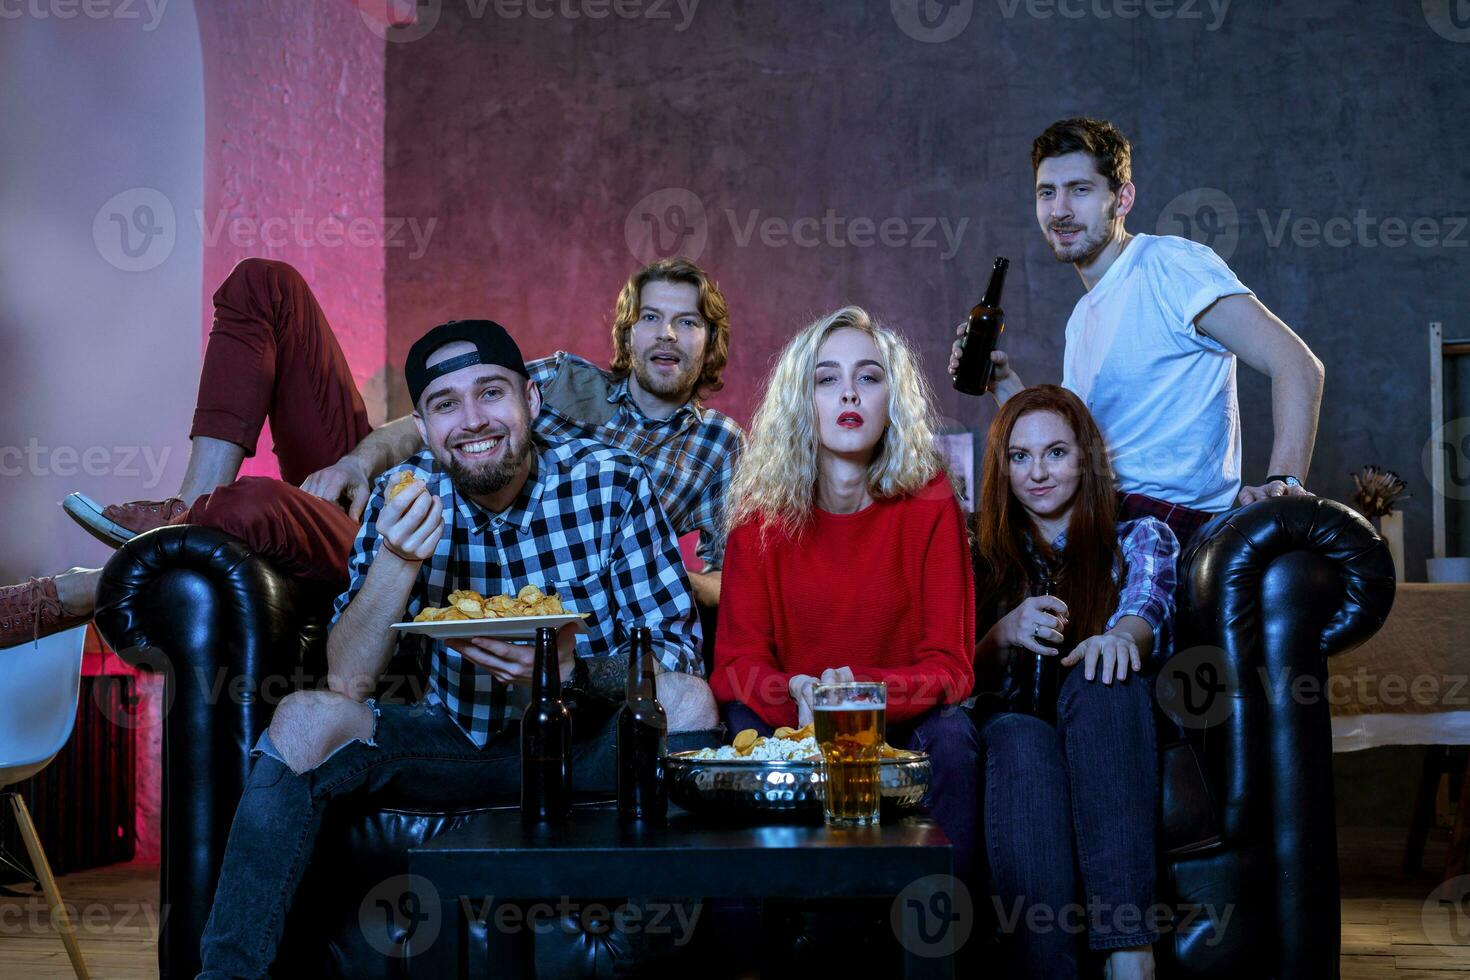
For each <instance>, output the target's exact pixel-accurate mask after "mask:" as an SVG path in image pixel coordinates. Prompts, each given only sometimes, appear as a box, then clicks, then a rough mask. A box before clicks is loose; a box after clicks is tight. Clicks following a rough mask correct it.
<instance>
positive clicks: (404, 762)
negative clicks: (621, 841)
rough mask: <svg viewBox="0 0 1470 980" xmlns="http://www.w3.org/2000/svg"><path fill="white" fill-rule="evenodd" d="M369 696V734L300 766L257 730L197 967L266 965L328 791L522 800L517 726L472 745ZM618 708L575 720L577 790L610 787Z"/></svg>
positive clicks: (444, 725)
mask: <svg viewBox="0 0 1470 980" xmlns="http://www.w3.org/2000/svg"><path fill="white" fill-rule="evenodd" d="M367 703H368V704H369V705H370V706H372V708H373V712H374V714H375V715H376V721H375V730H374V732H373V735H372V737H371V738H370V739H369V740H368V741H366V742H363V741H360V740H354V741H351V742H348V743H347V744H346V745H344V746H342V747H341V748H340V749H338V750H337V751H335V752H334V753H333V754H332V755H330V756H328V757H327V759H326V760H325V761H323V762H322V763H321V765H319V766H317V767H316V768H315V769H311V770H308V771H307V772H304V773H301V774H300V775H297V774H296V773H293V772H292V771H291V769H290V768H289V767H288V766H287V765H286V763H285V762H284V761H282V758H281V754H280V752H279V751H278V750H277V749H276V747H275V745H274V744H273V743H272V742H271V739H270V734H269V732H267V733H266V734H264V735H262V736H261V738H260V742H259V743H258V744H257V745H256V747H255V750H254V751H253V752H252V753H251V754H252V756H253V758H254V763H253V765H252V766H251V768H250V775H249V776H248V777H247V779H246V781H245V791H244V793H243V794H242V795H241V797H240V805H239V807H238V808H237V809H236V811H235V821H234V823H233V824H232V825H231V827H230V838H229V842H228V844H227V845H226V848H225V857H224V865H223V867H222V868H221V869H220V876H219V883H218V884H217V885H216V887H215V895H214V907H213V910H212V911H211V912H210V916H209V922H208V923H207V924H206V925H205V927H204V935H203V937H202V939H201V941H200V954H201V957H202V959H203V966H204V969H203V972H202V973H201V974H200V976H201V977H209V978H214V977H263V976H266V975H267V971H268V970H269V968H270V965H271V961H272V960H274V959H275V955H276V948H277V945H278V944H279V942H280V939H281V933H282V931H283V930H284V928H285V923H286V914H287V912H288V911H289V909H290V907H291V900H292V898H293V896H294V895H295V893H296V889H297V886H298V885H299V884H300V883H301V879H302V876H303V875H304V874H305V872H306V866H307V864H308V863H309V862H310V860H311V854H312V850H313V849H314V847H315V845H316V839H317V835H318V834H319V833H320V831H321V826H322V816H323V813H324V812H325V809H326V806H327V804H328V803H329V801H331V800H332V799H334V798H335V797H339V796H344V795H346V794H348V793H376V792H384V791H388V790H391V791H392V792H393V793H394V795H395V796H397V797H400V798H409V799H414V800H417V801H421V802H423V803H427V804H440V803H442V804H446V805H449V804H455V803H484V802H485V801H487V800H489V801H498V800H503V801H505V802H515V801H517V800H519V798H520V785H521V782H520V780H521V776H520V770H521V758H520V735H519V733H520V728H519V726H517V725H512V726H510V727H509V728H508V729H506V730H505V731H503V732H500V733H497V734H495V735H492V736H491V739H490V741H489V742H488V743H487V744H486V745H485V747H484V748H477V747H476V746H475V745H474V743H472V742H471V741H470V740H469V738H468V737H467V736H466V735H465V734H464V733H463V732H461V731H460V729H459V727H458V726H456V725H455V723H454V722H453V721H452V720H451V719H450V718H449V716H448V714H447V713H446V711H445V709H444V708H443V707H442V706H439V705H434V704H427V703H420V704H412V705H406V704H383V705H378V704H376V703H374V702H373V701H368V702H367ZM589 707H590V706H589ZM604 707H606V706H604ZM616 717H617V715H616V712H614V711H611V710H607V716H606V718H603V717H601V716H600V715H599V716H597V717H596V719H595V722H594V723H592V724H588V725H586V726H585V727H586V729H587V730H585V731H584V730H580V729H582V728H583V726H581V725H574V735H573V743H572V765H573V769H574V778H575V783H574V785H575V787H576V790H577V792H578V793H579V794H582V793H589V792H593V793H614V792H616V787H617V767H616V737H615V729H616V724H615V721H616ZM578 720H579V721H581V720H582V718H580V717H579V718H578ZM686 741H688V742H690V744H689V745H685V744H682V743H684V742H686ZM669 742H670V748H671V749H682V748H691V747H697V746H698V745H705V744H714V740H713V733H708V732H686V733H675V734H671V735H670V737H669Z"/></svg>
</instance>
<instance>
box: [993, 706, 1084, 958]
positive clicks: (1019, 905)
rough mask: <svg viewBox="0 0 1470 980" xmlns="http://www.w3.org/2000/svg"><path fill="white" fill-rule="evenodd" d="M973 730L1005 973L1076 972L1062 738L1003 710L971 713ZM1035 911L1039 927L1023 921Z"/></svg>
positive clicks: (1073, 889) (1076, 915)
mask: <svg viewBox="0 0 1470 980" xmlns="http://www.w3.org/2000/svg"><path fill="white" fill-rule="evenodd" d="M975 730H976V733H977V736H978V738H979V741H980V755H981V760H982V765H983V767H984V768H983V772H984V774H985V785H984V821H983V836H984V852H985V859H986V862H987V864H988V865H989V870H990V891H991V894H992V895H993V896H994V900H995V902H996V909H995V911H996V915H997V918H998V919H999V920H1000V927H1001V931H1002V933H1003V934H1004V935H1003V946H1004V948H1005V949H1006V951H1007V953H1008V955H1009V959H1010V961H1011V962H1010V963H1009V969H1008V971H1007V972H1006V973H1005V975H1006V976H1008V977H1025V978H1035V980H1067V978H1073V977H1076V976H1077V950H1076V943H1075V941H1074V936H1075V934H1076V933H1077V932H1079V931H1081V930H1082V929H1083V928H1084V927H1085V923H1083V922H1082V921H1080V909H1078V908H1077V902H1076V874H1075V871H1074V869H1073V861H1072V810H1071V801H1070V793H1069V791H1068V785H1067V769H1066V765H1065V762H1064V759H1063V754H1062V744H1061V739H1060V738H1059V737H1058V734H1057V732H1056V730H1055V729H1053V728H1052V727H1051V726H1050V725H1048V724H1047V723H1046V722H1044V721H1041V720H1040V719H1038V718H1034V717H1032V716H1030V715H1023V714H1015V713H1006V712H1002V713H996V714H988V715H981V716H978V717H976V718H975ZM1032 910H1036V912H1035V914H1036V915H1037V918H1036V920H1035V921H1038V922H1040V921H1045V923H1046V925H1045V927H1044V928H1037V929H1034V930H1033V929H1032V928H1031V927H1030V926H1029V925H1028V921H1031V916H1032V915H1033V911H1032ZM1043 917H1044V918H1043ZM1069 917H1070V919H1076V920H1078V921H1069Z"/></svg>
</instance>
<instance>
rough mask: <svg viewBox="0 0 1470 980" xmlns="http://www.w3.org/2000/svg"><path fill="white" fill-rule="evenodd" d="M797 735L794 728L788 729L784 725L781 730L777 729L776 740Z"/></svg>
mask: <svg viewBox="0 0 1470 980" xmlns="http://www.w3.org/2000/svg"><path fill="white" fill-rule="evenodd" d="M795 734H796V729H794V728H787V727H786V726H785V725H782V726H781V727H780V728H778V729H776V732H775V737H776V738H791V737H792V736H794V735H795Z"/></svg>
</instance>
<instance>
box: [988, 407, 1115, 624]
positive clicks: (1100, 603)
mask: <svg viewBox="0 0 1470 980" xmlns="http://www.w3.org/2000/svg"><path fill="white" fill-rule="evenodd" d="M1033 412H1051V413H1053V414H1055V415H1058V416H1060V417H1061V419H1062V421H1064V422H1065V423H1066V424H1067V426H1068V428H1070V429H1071V430H1072V437H1073V439H1074V440H1075V441H1076V443H1077V450H1078V453H1079V454H1080V456H1081V459H1080V461H1079V465H1080V466H1081V469H1082V478H1081V481H1080V482H1079V483H1078V486H1077V492H1076V495H1075V496H1074V497H1073V498H1072V516H1071V521H1070V523H1069V524H1068V526H1067V544H1066V547H1065V548H1064V549H1063V552H1062V554H1060V555H1057V554H1054V553H1053V552H1052V550H1051V542H1049V541H1041V540H1039V538H1038V536H1036V535H1034V534H1033V540H1032V548H1033V549H1035V551H1036V553H1037V554H1038V555H1040V556H1041V557H1042V558H1043V559H1045V560H1046V562H1047V564H1048V565H1049V566H1051V567H1052V568H1053V569H1059V571H1057V572H1053V575H1052V577H1053V579H1054V580H1055V583H1056V590H1055V594H1056V595H1057V596H1058V597H1059V598H1061V600H1062V601H1063V602H1065V603H1066V604H1067V613H1068V625H1067V631H1066V645H1067V646H1069V647H1070V646H1074V645H1076V644H1077V643H1078V641H1080V640H1083V639H1086V638H1087V637H1089V636H1096V635H1098V634H1099V633H1101V632H1103V629H1104V627H1106V626H1107V621H1108V617H1109V616H1111V615H1112V612H1113V610H1114V609H1115V608H1116V607H1117V605H1118V584H1117V582H1116V580H1115V579H1114V577H1113V570H1114V568H1115V567H1121V566H1120V564H1119V563H1121V561H1122V551H1121V549H1120V548H1119V547H1118V528H1117V521H1118V492H1117V487H1116V485H1115V483H1114V480H1113V467H1112V465H1111V464H1110V463H1109V462H1108V452H1107V446H1106V444H1104V442H1103V437H1102V433H1101V432H1100V431H1099V430H1098V427H1097V423H1096V422H1094V421H1093V419H1092V413H1091V412H1089V411H1088V410H1087V406H1086V405H1083V404H1082V400H1081V399H1079V398H1078V397H1077V396H1076V395H1074V394H1073V393H1072V392H1070V391H1068V390H1067V389H1066V388H1062V387H1059V386H1058V385H1036V386H1034V387H1030V388H1026V389H1024V390H1023V391H1022V392H1021V393H1020V394H1018V395H1014V396H1013V397H1011V398H1009V399H1007V400H1006V403H1005V405H1003V406H1002V407H1001V410H1000V412H998V413H997V414H996V416H995V419H994V421H992V422H991V423H990V433H989V435H988V436H987V440H986V445H985V462H984V463H983V464H982V466H981V485H980V507H979V509H978V512H977V516H976V518H975V536H976V547H977V550H978V552H979V556H980V562H979V564H978V566H977V568H978V570H979V579H978V581H977V582H976V583H975V584H976V594H977V595H981V596H984V597H985V598H984V602H985V603H986V605H985V606H983V607H982V608H989V607H990V606H993V605H995V604H996V603H1001V604H1003V605H1004V607H1005V608H1006V609H1013V608H1015V607H1016V606H1018V605H1020V604H1021V601H1022V600H1024V599H1025V598H1026V597H1027V596H1029V595H1035V594H1037V593H1038V592H1039V591H1040V590H1039V586H1040V584H1041V583H1040V582H1039V581H1037V578H1038V575H1037V571H1036V569H1035V568H1034V567H1033V562H1032V559H1031V558H1030V557H1029V556H1028V553H1027V549H1026V542H1025V537H1024V536H1025V535H1026V534H1027V533H1028V532H1033V531H1034V528H1033V526H1032V523H1031V515H1030V514H1029V513H1028V512H1027V511H1026V510H1025V508H1024V507H1022V505H1021V501H1020V500H1018V499H1016V495H1015V494H1014V493H1012V492H1011V481H1010V445H1011V432H1012V430H1014V429H1015V427H1016V422H1017V421H1019V420H1020V418H1021V416H1023V415H1029V414H1031V413H1033Z"/></svg>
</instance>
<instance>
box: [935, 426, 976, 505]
mask: <svg viewBox="0 0 1470 980" xmlns="http://www.w3.org/2000/svg"><path fill="white" fill-rule="evenodd" d="M981 440H982V436H981V435H980V430H979V429H970V428H965V427H963V426H955V427H951V428H946V429H942V430H940V432H939V433H938V434H937V435H936V436H935V437H934V446H935V448H936V449H938V450H939V455H941V456H943V457H944V468H945V469H946V470H948V471H949V475H950V476H951V477H953V478H954V481H955V483H956V485H958V486H959V488H960V502H961V503H962V504H964V506H965V513H966V514H973V513H975V504H976V500H977V498H978V496H979V492H980V491H979V489H978V488H977V487H976V486H975V482H976V479H977V478H978V476H979V473H980V453H981V451H982V450H983V449H984V447H983V446H982V445H981Z"/></svg>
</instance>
